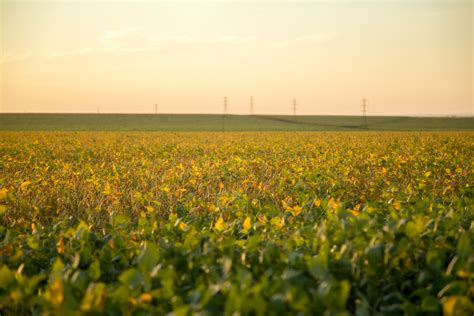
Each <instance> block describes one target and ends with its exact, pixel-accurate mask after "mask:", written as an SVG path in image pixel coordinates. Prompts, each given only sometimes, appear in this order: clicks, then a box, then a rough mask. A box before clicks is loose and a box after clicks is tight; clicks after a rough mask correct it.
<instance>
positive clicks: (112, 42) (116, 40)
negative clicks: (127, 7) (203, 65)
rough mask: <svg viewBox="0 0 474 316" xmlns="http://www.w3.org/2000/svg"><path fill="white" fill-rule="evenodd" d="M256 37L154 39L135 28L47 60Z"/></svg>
mask: <svg viewBox="0 0 474 316" xmlns="http://www.w3.org/2000/svg"><path fill="white" fill-rule="evenodd" d="M255 40H256V37H254V36H248V37H239V36H221V37H217V38H211V39H203V38H198V37H192V36H170V37H163V38H160V39H155V38H152V37H150V36H147V35H145V34H143V33H140V32H139V31H138V30H137V29H136V28H127V29H123V30H115V31H106V32H105V33H104V34H102V35H100V36H98V37H97V41H98V45H97V47H94V48H90V47H89V48H80V49H76V50H71V51H63V52H56V53H52V54H50V55H49V56H48V57H47V59H48V60H53V59H56V58H61V57H67V56H74V55H84V54H90V53H137V52H145V51H155V50H162V49H163V50H166V49H169V47H174V48H177V49H186V48H188V47H189V46H195V45H200V46H213V45H244V44H246V43H249V42H251V41H255Z"/></svg>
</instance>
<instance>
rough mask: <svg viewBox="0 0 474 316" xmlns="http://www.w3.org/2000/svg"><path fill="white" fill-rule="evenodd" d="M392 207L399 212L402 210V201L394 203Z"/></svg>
mask: <svg viewBox="0 0 474 316" xmlns="http://www.w3.org/2000/svg"><path fill="white" fill-rule="evenodd" d="M392 207H393V208H394V209H396V210H397V211H399V210H400V209H401V205H400V201H395V202H393V203H392Z"/></svg>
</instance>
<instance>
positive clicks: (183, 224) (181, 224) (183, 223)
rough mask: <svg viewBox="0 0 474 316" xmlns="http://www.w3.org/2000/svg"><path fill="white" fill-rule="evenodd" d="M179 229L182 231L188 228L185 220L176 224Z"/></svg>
mask: <svg viewBox="0 0 474 316" xmlns="http://www.w3.org/2000/svg"><path fill="white" fill-rule="evenodd" d="M178 227H179V229H180V230H182V231H183V232H184V231H186V230H187V229H188V225H187V224H186V223H185V222H179V225H178Z"/></svg>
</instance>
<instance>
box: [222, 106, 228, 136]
mask: <svg viewBox="0 0 474 316" xmlns="http://www.w3.org/2000/svg"><path fill="white" fill-rule="evenodd" d="M226 115H227V97H224V111H223V113H222V132H225V116H226Z"/></svg>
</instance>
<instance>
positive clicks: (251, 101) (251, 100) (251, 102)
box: [250, 96, 253, 115]
mask: <svg viewBox="0 0 474 316" xmlns="http://www.w3.org/2000/svg"><path fill="white" fill-rule="evenodd" d="M250 115H253V96H251V97H250Z"/></svg>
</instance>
